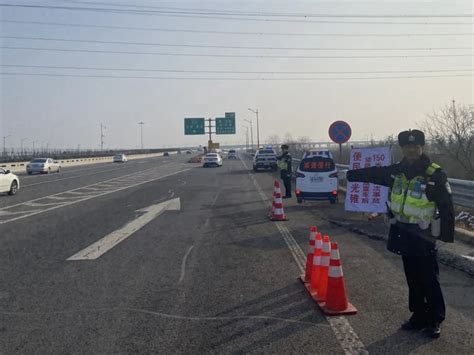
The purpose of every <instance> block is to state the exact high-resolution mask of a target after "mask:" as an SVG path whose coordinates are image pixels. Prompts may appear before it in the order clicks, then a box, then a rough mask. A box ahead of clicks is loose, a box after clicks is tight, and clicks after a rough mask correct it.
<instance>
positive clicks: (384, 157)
mask: <svg viewBox="0 0 474 355" xmlns="http://www.w3.org/2000/svg"><path fill="white" fill-rule="evenodd" d="M390 164H391V154H390V148H389V147H381V148H353V149H352V150H351V157H350V164H349V169H351V170H357V169H361V168H368V167H372V166H387V165H390ZM388 191H389V189H388V187H385V186H380V185H375V184H371V183H363V182H347V192H346V201H345V210H346V211H355V212H380V213H384V212H387V205H386V202H387V199H388Z"/></svg>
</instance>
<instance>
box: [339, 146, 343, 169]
mask: <svg viewBox="0 0 474 355" xmlns="http://www.w3.org/2000/svg"><path fill="white" fill-rule="evenodd" d="M339 164H342V143H339Z"/></svg>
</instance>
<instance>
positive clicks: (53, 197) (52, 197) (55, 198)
mask: <svg viewBox="0 0 474 355" xmlns="http://www.w3.org/2000/svg"><path fill="white" fill-rule="evenodd" d="M45 198H49V199H51V200H59V201H64V200H70V199H71V198H81V196H50V197H45Z"/></svg>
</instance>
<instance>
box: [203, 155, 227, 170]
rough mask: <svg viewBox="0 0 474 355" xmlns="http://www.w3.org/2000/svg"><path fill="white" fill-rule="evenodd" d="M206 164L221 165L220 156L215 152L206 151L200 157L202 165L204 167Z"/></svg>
mask: <svg viewBox="0 0 474 355" xmlns="http://www.w3.org/2000/svg"><path fill="white" fill-rule="evenodd" d="M208 166H217V167H219V168H220V167H221V166H222V157H221V156H220V154H217V153H207V154H206V155H205V156H203V157H202V167H203V168H206V167H208Z"/></svg>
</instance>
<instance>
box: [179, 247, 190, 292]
mask: <svg viewBox="0 0 474 355" xmlns="http://www.w3.org/2000/svg"><path fill="white" fill-rule="evenodd" d="M193 248H194V245H191V246H190V247H189V249H188V251H187V252H186V254H185V255H184V258H183V261H182V262H181V276H180V277H179V280H178V284H180V283H181V282H183V280H184V275H185V271H186V260H187V259H188V255H189V253H191V250H193Z"/></svg>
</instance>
